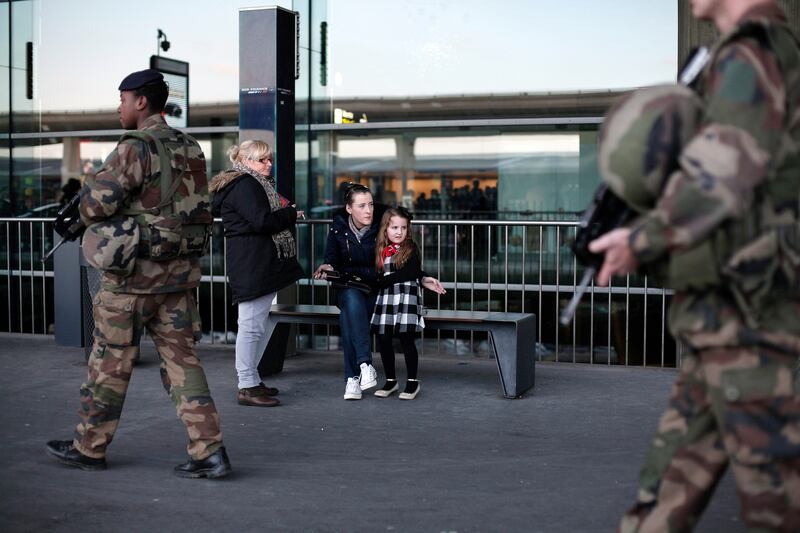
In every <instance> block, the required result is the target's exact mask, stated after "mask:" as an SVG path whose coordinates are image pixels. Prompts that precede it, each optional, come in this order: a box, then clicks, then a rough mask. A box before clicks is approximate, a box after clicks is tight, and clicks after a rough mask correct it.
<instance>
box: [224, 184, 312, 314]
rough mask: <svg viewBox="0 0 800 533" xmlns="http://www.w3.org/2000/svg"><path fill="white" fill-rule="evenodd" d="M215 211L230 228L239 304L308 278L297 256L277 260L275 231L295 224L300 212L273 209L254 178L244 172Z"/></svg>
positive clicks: (231, 273) (229, 254) (231, 271)
mask: <svg viewBox="0 0 800 533" xmlns="http://www.w3.org/2000/svg"><path fill="white" fill-rule="evenodd" d="M211 209H212V212H213V214H214V216H221V217H222V225H223V227H224V229H225V238H226V239H227V249H226V251H225V259H226V261H227V267H228V282H229V283H230V286H231V292H232V295H233V303H234V304H238V303H239V302H246V301H247V300H253V299H255V298H258V297H259V296H264V295H265V294H269V293H271V292H276V291H278V290H280V289H282V288H284V287H287V286H289V285H291V284H292V283H294V282H296V281H297V280H299V279H300V278H302V277H303V276H304V273H303V268H302V267H301V266H300V263H298V262H297V258H296V257H290V258H286V259H279V258H278V252H277V247H276V246H275V243H274V242H273V241H272V235H274V234H275V233H278V232H280V231H283V230H285V229H289V228H291V227H292V226H294V223H295V220H296V219H297V211H296V210H295V208H293V207H291V206H288V207H284V208H283V209H279V210H277V211H275V212H274V213H273V212H272V211H271V210H270V206H269V201H268V200H267V194H266V193H265V192H264V188H263V187H262V185H261V183H259V182H258V180H256V179H255V178H254V177H252V176H250V175H248V174H243V175H241V176H239V177H238V178H236V179H235V180H233V181H231V182H230V183H228V184H227V185H224V186H223V188H221V189H219V190H217V191H216V192H215V193H214V196H213V197H212V200H211Z"/></svg>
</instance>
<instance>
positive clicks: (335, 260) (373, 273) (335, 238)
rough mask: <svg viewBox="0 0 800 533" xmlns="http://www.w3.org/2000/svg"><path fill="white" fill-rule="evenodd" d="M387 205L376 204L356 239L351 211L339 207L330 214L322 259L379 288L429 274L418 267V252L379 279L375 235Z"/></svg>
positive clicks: (338, 269) (376, 237) (335, 267)
mask: <svg viewBox="0 0 800 533" xmlns="http://www.w3.org/2000/svg"><path fill="white" fill-rule="evenodd" d="M386 209H387V206H385V205H380V204H379V205H376V206H375V211H374V212H373V214H372V225H371V226H370V227H369V229H368V230H367V233H366V234H365V235H364V236H363V237H362V238H361V242H358V239H356V237H355V235H353V230H351V229H350V224H348V219H349V217H350V215H349V214H348V213H347V211H346V210H345V209H344V208H342V209H340V210H339V211H337V212H336V214H334V215H333V222H332V223H331V229H330V232H329V233H328V240H327V241H326V243H325V259H324V260H323V263H327V264H329V265H331V266H332V267H333V268H334V270H337V271H339V272H342V271H343V272H351V273H353V274H356V275H357V276H359V277H360V278H361V279H363V280H364V281H366V282H367V283H369V284H370V285H372V286H373V287H374V288H375V289H380V288H382V287H384V286H385V285H386V284H388V285H391V284H393V283H399V282H401V281H410V280H413V279H418V280H422V278H424V277H427V276H428V274H427V273H425V272H424V271H423V270H421V269H420V263H419V256H416V257H414V258H413V259H412V260H411V261H409V263H408V264H406V265H404V266H403V268H402V269H400V270H399V271H397V272H396V273H395V274H393V275H392V276H391V277H390V276H385V277H386V278H389V279H388V280H386V279H383V278H384V276H383V274H381V279H380V281H378V269H377V268H376V267H375V242H376V241H377V239H378V230H379V229H380V225H381V218H382V217H383V213H384V212H385V211H386Z"/></svg>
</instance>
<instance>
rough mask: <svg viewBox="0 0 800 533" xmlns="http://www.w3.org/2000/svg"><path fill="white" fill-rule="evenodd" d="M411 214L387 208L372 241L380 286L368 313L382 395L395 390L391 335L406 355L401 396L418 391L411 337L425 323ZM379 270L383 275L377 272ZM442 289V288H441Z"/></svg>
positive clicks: (408, 397) (409, 396) (378, 393)
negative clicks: (378, 356)
mask: <svg viewBox="0 0 800 533" xmlns="http://www.w3.org/2000/svg"><path fill="white" fill-rule="evenodd" d="M410 226H411V214H410V213H409V212H408V211H407V210H406V209H404V208H402V207H399V208H389V209H387V210H386V213H384V215H383V218H382V219H381V226H380V230H379V231H378V240H377V242H376V244H375V264H376V266H377V268H378V281H377V285H378V288H379V289H380V292H379V293H378V299H377V300H376V302H375V312H374V313H373V315H372V321H371V322H372V327H373V329H374V330H375V332H376V333H378V347H379V349H380V352H381V360H382V361H383V369H384V372H386V383H385V384H384V385H383V387H381V388H380V389H378V390H376V391H375V396H378V397H380V398H386V397H388V396H389V395H391V394H392V393H393V392H395V391H396V390H398V386H397V376H396V374H395V368H394V349H393V348H392V337H393V336H394V335H396V336H397V337H398V338H399V339H400V344H401V345H402V347H403V353H404V354H405V357H406V370H407V374H408V382H407V383H406V388H405V390H404V391H403V392H401V393H400V399H401V400H413V399H414V398H416V396H417V394H419V380H418V379H417V366H418V359H419V357H418V355H417V347H416V346H415V345H414V339H415V338H416V336H417V333H419V332H421V331H422V328H424V327H425V321H424V320H423V318H422V316H420V313H421V311H422V302H421V300H420V293H419V282H418V281H417V280H418V279H419V278H420V275H421V272H422V266H421V264H420V256H419V249H418V248H417V245H416V243H415V242H414V240H413V239H412V238H411V228H410ZM381 274H383V275H381ZM442 290H443V289H442Z"/></svg>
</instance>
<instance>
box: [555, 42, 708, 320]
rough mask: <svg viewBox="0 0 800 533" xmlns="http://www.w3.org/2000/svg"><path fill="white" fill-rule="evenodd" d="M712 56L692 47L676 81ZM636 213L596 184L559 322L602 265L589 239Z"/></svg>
mask: <svg viewBox="0 0 800 533" xmlns="http://www.w3.org/2000/svg"><path fill="white" fill-rule="evenodd" d="M710 59H711V54H710V52H709V51H708V48H706V47H702V48H695V49H694V50H692V52H691V53H690V54H689V58H688V59H687V60H686V63H685V64H684V65H683V67H682V68H681V71H680V73H679V74H678V82H679V83H680V84H682V85H686V86H687V87H694V84H695V83H696V82H697V80H698V76H699V75H700V74H701V73H702V71H703V69H704V68H705V65H706V63H708V61H709V60H710ZM634 216H635V212H634V211H632V210H631V209H630V208H629V207H628V206H627V205H626V204H625V202H623V201H622V200H621V199H620V198H619V197H618V196H617V195H615V194H614V193H613V192H612V191H611V189H609V188H608V187H607V186H606V185H601V186H600V187H598V189H597V191H596V192H595V193H594V199H593V200H592V203H591V205H589V208H588V209H586V211H585V212H584V213H583V217H582V218H581V221H580V224H578V232H577V234H576V235H575V241H574V242H573V243H572V245H571V248H572V251H573V252H575V257H577V259H578V262H580V263H581V264H582V265H585V266H586V271H585V272H584V274H583V279H581V282H580V284H579V285H578V287H577V288H576V289H575V293H574V294H573V295H572V300H570V302H569V304H568V305H567V307H565V308H564V310H563V311H562V312H561V317H560V318H559V322H561V325H562V326H566V325H569V323H570V322H572V317H573V316H574V315H575V309H576V308H577V307H578V303H579V302H580V301H581V298H582V297H583V295H584V294H585V293H586V289H587V288H588V286H589V283H591V281H592V278H593V277H594V275H595V274H596V273H597V271H598V270H600V267H601V266H603V258H604V256H603V255H600V254H594V253H592V252H590V251H589V243H590V242H592V241H593V240H595V239H596V238H598V237H600V236H601V235H604V234H605V233H608V232H609V231H611V230H613V229H615V228H618V227H621V226H623V225H625V224H626V223H627V222H629V221H630V220H631V219H633V217H634Z"/></svg>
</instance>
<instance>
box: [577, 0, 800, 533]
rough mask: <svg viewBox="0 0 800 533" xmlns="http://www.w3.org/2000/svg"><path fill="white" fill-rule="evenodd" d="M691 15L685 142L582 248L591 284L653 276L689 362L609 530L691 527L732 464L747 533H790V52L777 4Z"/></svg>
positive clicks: (793, 156)
mask: <svg viewBox="0 0 800 533" xmlns="http://www.w3.org/2000/svg"><path fill="white" fill-rule="evenodd" d="M692 7H693V10H694V14H695V16H698V17H700V18H704V19H710V20H713V21H714V22H715V23H716V25H717V26H718V27H719V29H720V30H721V31H722V32H723V34H724V35H723V36H722V37H721V39H720V40H719V41H718V42H717V43H716V45H715V46H714V47H713V49H712V50H711V60H710V61H709V64H708V65H707V66H706V67H705V69H704V72H703V74H702V76H701V78H700V80H699V82H698V85H697V90H698V93H699V96H700V98H701V101H702V104H701V105H702V112H701V113H700V115H699V119H698V120H697V123H696V132H695V134H694V135H693V136H692V137H691V138H690V139H688V141H687V143H686V144H685V146H684V147H683V150H682V152H680V155H679V157H678V161H677V163H678V164H677V165H676V170H675V171H674V172H672V173H671V174H670V175H669V177H668V178H667V179H666V182H665V183H664V184H663V190H662V191H661V192H660V195H659V196H658V198H657V200H656V201H655V202H654V205H653V207H652V208H651V209H649V210H647V211H645V213H644V214H643V215H642V216H641V217H639V218H638V219H637V220H636V221H635V222H634V223H632V224H631V225H630V226H629V227H628V228H624V229H617V230H614V231H612V232H609V233H608V234H606V235H604V236H603V237H601V238H599V239H598V240H596V241H595V242H593V243H592V245H591V249H592V250H593V251H595V252H604V253H605V262H604V264H603V267H602V269H601V272H600V273H599V275H598V276H597V282H598V284H600V285H605V284H607V283H608V281H609V278H610V277H611V276H612V275H615V274H619V275H622V274H626V273H628V272H631V271H634V270H636V269H637V267H639V266H640V265H641V266H647V267H649V266H653V265H660V266H663V267H664V268H663V270H662V271H663V272H665V273H666V275H667V276H668V279H669V283H670V284H671V285H672V287H673V288H674V289H675V296H674V298H673V301H672V305H671V307H670V313H669V324H670V330H671V331H672V333H673V334H674V335H675V336H676V337H677V338H679V339H680V340H681V341H682V342H683V343H684V344H685V345H686V346H687V347H688V349H689V354H688V355H687V356H686V357H685V358H684V361H683V364H682V368H681V370H680V373H679V376H678V379H677V381H676V383H675V385H674V387H673V390H672V393H671V395H670V400H669V405H668V407H667V409H666V411H665V413H664V414H663V416H662V417H661V420H660V422H659V425H658V429H657V432H656V435H655V437H654V439H653V442H652V444H651V446H650V449H649V451H648V453H647V456H646V459H645V464H644V466H643V468H642V471H641V474H640V479H639V491H638V494H637V499H636V504H635V505H634V506H633V507H632V508H631V509H630V510H629V511H628V512H627V514H626V515H625V516H624V517H623V519H622V521H621V523H620V531H625V532H627V531H685V530H690V529H692V528H693V527H694V525H695V524H696V523H697V521H698V519H699V517H700V515H701V513H702V511H703V509H704V508H705V506H706V505H707V503H708V502H709V500H710V498H711V494H712V492H713V490H714V488H715V486H716V484H717V483H718V481H719V480H720V478H721V477H722V475H723V473H724V471H725V470H726V468H727V467H728V465H730V466H731V468H732V469H733V473H734V476H735V479H736V484H737V486H738V490H739V496H740V501H741V505H742V517H743V520H744V523H745V525H746V526H747V528H748V529H751V530H764V531H800V396H799V395H798V391H797V389H796V388H795V383H794V370H795V366H796V364H797V360H798V355H800V318H798V317H800V216H798V210H799V209H800V128H798V117H800V50H799V49H798V44H797V41H796V39H795V37H794V36H793V35H792V33H791V31H790V30H789V29H788V27H787V25H786V20H785V17H784V15H783V13H782V11H781V10H780V8H779V7H778V6H777V5H776V4H775V2H774V1H773V0H693V1H692ZM604 127H605V126H604ZM643 133H646V132H643ZM606 138H607V139H608V138H610V137H606ZM621 138H623V137H618V139H621ZM601 143H602V140H601ZM602 150H603V148H602V146H601V151H602ZM612 151H613V148H612ZM600 159H602V158H600ZM609 161H611V163H610V165H611V166H612V167H613V165H614V163H613V159H609ZM607 170H608V168H605V169H604V167H603V164H602V163H601V172H603V173H604V178H605V173H606V171H607ZM644 178H645V176H643V179H644ZM612 181H613V180H612ZM612 188H613V187H612ZM622 192H623V196H624V195H625V194H624V190H623V191H622Z"/></svg>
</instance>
